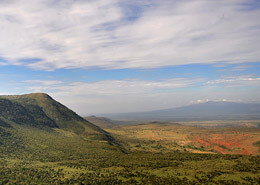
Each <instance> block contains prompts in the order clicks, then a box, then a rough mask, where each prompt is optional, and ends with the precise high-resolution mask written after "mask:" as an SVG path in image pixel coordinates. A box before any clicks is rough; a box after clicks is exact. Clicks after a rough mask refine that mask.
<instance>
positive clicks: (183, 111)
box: [101, 102, 260, 121]
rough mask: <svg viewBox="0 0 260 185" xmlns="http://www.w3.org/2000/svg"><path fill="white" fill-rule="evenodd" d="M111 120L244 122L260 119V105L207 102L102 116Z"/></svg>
mask: <svg viewBox="0 0 260 185" xmlns="http://www.w3.org/2000/svg"><path fill="white" fill-rule="evenodd" d="M101 116H106V117H108V118H111V119H119V120H144V121H145V120H158V121H187V120H189V121H190V120H192V121H195V120H218V119H220V120H225V119H232V120H243V119H244V120H246V119H248V120H249V119H252V120H253V119H260V104H250V103H234V102H207V103H200V104H194V105H189V106H184V107H179V108H171V109H163V110H156V111H150V112H136V113H123V114H104V115H101Z"/></svg>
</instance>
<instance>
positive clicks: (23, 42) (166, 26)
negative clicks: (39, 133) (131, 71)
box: [0, 0, 260, 70]
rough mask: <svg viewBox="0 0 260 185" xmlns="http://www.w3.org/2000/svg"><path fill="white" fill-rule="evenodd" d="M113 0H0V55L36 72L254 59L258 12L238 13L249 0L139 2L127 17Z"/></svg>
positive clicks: (258, 39) (259, 39) (259, 30)
mask: <svg viewBox="0 0 260 185" xmlns="http://www.w3.org/2000/svg"><path fill="white" fill-rule="evenodd" d="M119 2H122V1H118V0H96V1H92V0H91V1H80V0H77V1H73V0H66V1H53V0H44V1H43V0H36V1H35V0H28V1H26V2H25V1H19V0H13V1H8V2H6V1H4V2H0V3H1V5H0V25H1V27H0V39H1V42H0V56H1V57H2V58H4V59H5V60H7V61H8V63H10V64H14V65H27V66H29V67H31V68H35V69H43V70H55V69H59V68H88V67H101V68H152V67H159V66H169V65H181V64H190V63H213V62H217V61H225V62H227V63H243V62H254V61H258V60H259V57H260V52H259V50H258V48H259V43H260V37H259V35H260V22H259V17H260V10H259V9H255V10H251V11H246V10H243V8H244V6H245V5H243V6H242V4H245V3H246V2H248V0H236V1H235V0H229V1H226V0H212V1H208V0H197V1H185V0H184V1H177V0H174V1H164V0H163V1H159V2H157V1H154V2H155V3H154V5H153V6H148V5H149V3H148V2H146V3H145V4H146V6H147V8H145V9H144V12H142V13H141V14H140V17H139V18H138V19H136V20H134V21H126V20H125V12H124V8H123V7H122V6H120V5H119ZM147 4H148V5H147ZM109 26H111V27H112V28H109ZM27 58H30V59H40V60H36V61H30V62H24V61H19V59H27Z"/></svg>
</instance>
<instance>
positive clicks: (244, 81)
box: [206, 76, 260, 87]
mask: <svg viewBox="0 0 260 185" xmlns="http://www.w3.org/2000/svg"><path fill="white" fill-rule="evenodd" d="M206 84H207V85H217V84H220V85H225V86H230V87H238V86H260V78H259V77H251V76H233V77H226V78H223V79H217V80H211V81H208V82H207V83H206Z"/></svg>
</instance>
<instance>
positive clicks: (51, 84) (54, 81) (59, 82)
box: [24, 80, 62, 86]
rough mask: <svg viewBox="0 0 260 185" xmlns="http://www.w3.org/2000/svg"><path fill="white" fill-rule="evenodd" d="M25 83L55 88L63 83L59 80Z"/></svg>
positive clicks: (29, 81)
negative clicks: (54, 86)
mask: <svg viewBox="0 0 260 185" xmlns="http://www.w3.org/2000/svg"><path fill="white" fill-rule="evenodd" d="M24 82H25V83H30V84H37V85H43V86H53V85H58V84H61V83H62V81H58V80H26V81H24Z"/></svg>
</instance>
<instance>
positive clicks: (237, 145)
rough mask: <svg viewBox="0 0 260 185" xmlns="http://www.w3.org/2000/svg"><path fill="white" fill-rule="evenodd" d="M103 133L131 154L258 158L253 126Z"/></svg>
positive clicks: (145, 127) (150, 127)
mask: <svg viewBox="0 0 260 185" xmlns="http://www.w3.org/2000/svg"><path fill="white" fill-rule="evenodd" d="M186 124H191V123H186ZM206 124H209V123H206ZM106 130H107V131H108V132H110V133H112V134H113V136H114V137H115V138H117V139H118V140H119V141H120V142H121V143H123V144H124V146H125V147H126V148H128V149H129V150H131V151H152V152H169V151H189V152H192V153H221V154H243V155H250V154H251V155H259V147H258V145H257V144H255V143H257V142H259V141H260V129H259V128H255V127H252V128H251V127H220V128H214V127H210V128H203V127H198V126H190V125H180V124H174V123H160V122H158V123H157V122H153V123H146V124H139V125H128V126H117V127H111V128H109V129H106Z"/></svg>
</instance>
